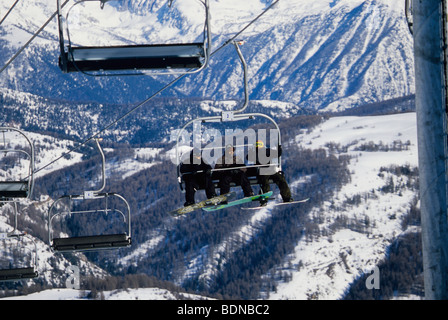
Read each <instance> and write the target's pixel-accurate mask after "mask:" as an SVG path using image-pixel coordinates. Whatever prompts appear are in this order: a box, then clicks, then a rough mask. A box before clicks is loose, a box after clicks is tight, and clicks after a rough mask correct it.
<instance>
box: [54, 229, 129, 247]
mask: <svg viewBox="0 0 448 320" xmlns="http://www.w3.org/2000/svg"><path fill="white" fill-rule="evenodd" d="M130 245H131V238H130V237H128V235H127V234H125V233H123V234H108V235H95V236H81V237H71V238H54V239H53V244H52V247H53V250H55V251H83V250H96V249H107V248H110V249H115V248H119V247H128V246H130Z"/></svg>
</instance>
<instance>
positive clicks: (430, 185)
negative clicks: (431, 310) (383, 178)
mask: <svg viewBox="0 0 448 320" xmlns="http://www.w3.org/2000/svg"><path fill="white" fill-rule="evenodd" d="M445 2H446V0H443V1H442V0H414V1H413V34H414V55H415V103H416V113H417V134H418V149H419V154H418V158H419V171H420V199H421V215H422V222H421V223H422V246H423V268H424V281H425V297H426V299H430V300H442V299H448V224H447V190H448V188H447V187H448V185H447V182H448V179H447V162H448V161H447V156H448V152H447V150H448V148H447V103H446V102H447V88H446V76H447V73H446V63H445V62H446V57H445V53H444V52H445V50H446V49H445V46H446V41H445V28H446V26H445V17H444V11H445V5H446V3H445Z"/></svg>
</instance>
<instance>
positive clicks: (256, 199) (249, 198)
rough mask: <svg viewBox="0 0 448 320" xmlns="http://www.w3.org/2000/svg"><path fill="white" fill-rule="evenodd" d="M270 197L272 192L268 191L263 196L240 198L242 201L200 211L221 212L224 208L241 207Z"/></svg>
mask: <svg viewBox="0 0 448 320" xmlns="http://www.w3.org/2000/svg"><path fill="white" fill-rule="evenodd" d="M270 196H272V191H269V192H267V193H263V194H258V195H255V196H250V197H245V198H242V199H239V200H235V201H231V202H229V203H226V204H218V205H216V206H208V207H204V208H202V210H204V211H207V212H209V211H216V210H221V209H225V208H228V207H233V206H237V205H241V204H243V203H248V202H252V201H259V200H263V199H267V198H269V197H270Z"/></svg>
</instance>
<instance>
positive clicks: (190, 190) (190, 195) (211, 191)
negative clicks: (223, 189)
mask: <svg viewBox="0 0 448 320" xmlns="http://www.w3.org/2000/svg"><path fill="white" fill-rule="evenodd" d="M201 179H202V181H204V180H203V179H205V195H206V196H207V199H210V198H213V197H214V196H216V194H215V186H214V185H213V180H212V178H211V177H210V176H208V175H206V176H198V177H188V178H187V179H185V201H186V204H192V203H194V202H195V200H194V196H195V194H196V190H198V189H200V185H201V183H200V182H201ZM202 184H203V183H202Z"/></svg>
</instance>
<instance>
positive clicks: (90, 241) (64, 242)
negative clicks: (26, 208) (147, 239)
mask: <svg viewBox="0 0 448 320" xmlns="http://www.w3.org/2000/svg"><path fill="white" fill-rule="evenodd" d="M96 144H97V147H98V149H99V150H100V153H101V156H102V164H103V166H102V179H103V185H102V187H101V188H100V189H99V190H97V191H85V192H84V193H83V194H79V195H66V196H63V197H60V198H59V199H57V200H56V201H55V202H54V203H53V204H52V205H51V207H50V210H49V214H48V232H49V236H48V238H49V245H50V247H51V249H52V250H53V251H58V252H72V251H94V250H105V249H117V248H122V247H128V246H130V245H131V212H130V207H129V203H128V202H127V201H126V199H125V198H124V197H122V196H121V195H119V194H116V193H105V192H102V190H103V189H104V187H105V158H104V153H103V151H102V149H101V147H100V145H99V142H98V140H96ZM58 219H59V220H58ZM68 219H72V220H71V223H72V224H77V225H78V229H80V231H79V234H77V235H75V236H64V237H62V236H60V237H57V236H55V234H54V226H53V225H54V224H55V223H56V221H57V220H58V221H59V223H61V224H67V221H68ZM98 221H103V222H104V224H106V227H104V226H95V224H96V223H98ZM100 227H102V232H101V233H98V232H97V231H98V230H97V229H99V228H100Z"/></svg>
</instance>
